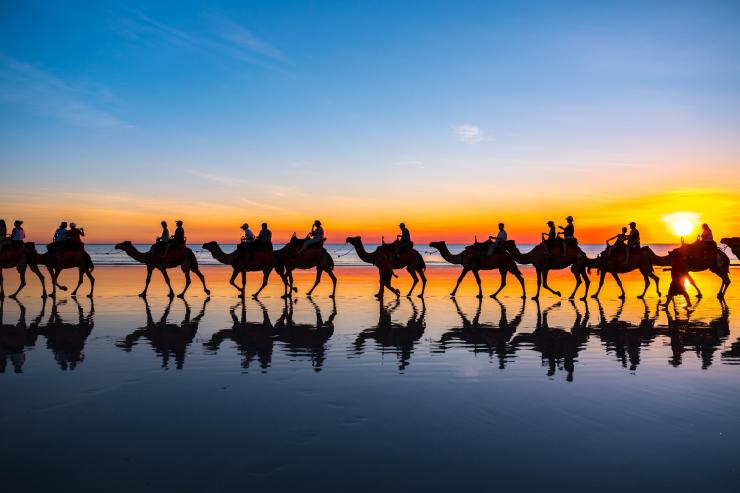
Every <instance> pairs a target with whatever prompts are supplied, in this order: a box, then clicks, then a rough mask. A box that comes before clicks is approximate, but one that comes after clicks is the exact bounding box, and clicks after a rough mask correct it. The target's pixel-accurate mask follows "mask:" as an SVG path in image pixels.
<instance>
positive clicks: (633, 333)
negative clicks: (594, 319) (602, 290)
mask: <svg viewBox="0 0 740 493" xmlns="http://www.w3.org/2000/svg"><path fill="white" fill-rule="evenodd" d="M641 300H642V304H643V307H644V309H643V316H642V319H641V320H640V322H639V323H638V324H633V323H630V322H626V321H624V320H621V316H622V312H623V310H624V298H622V299H621V302H620V304H619V306H618V307H617V309H616V311H615V313H614V315H613V316H612V317H610V318H607V316H606V313H605V310H604V307H603V305H602V304H601V301H600V300H599V299H598V298H597V300H596V303H597V305H598V309H599V322H598V323H597V324H596V326H595V327H594V331H595V333H596V334H598V336H599V339H600V340H601V345H602V347H603V348H604V351H605V352H606V354H612V353H613V354H614V355H615V357H616V359H617V361H618V362H619V363H620V364H621V365H622V367H623V368H627V369H629V371H636V370H637V367H638V366H639V364H640V353H641V351H642V348H643V347H647V346H649V345H650V344H651V343H652V342H653V341H654V340H655V337H656V335H657V333H658V332H657V331H656V328H655V324H656V322H657V320H658V313H659V310H660V302H659V301H657V302H656V305H655V308H654V310H652V311H651V310H650V307H649V306H648V304H647V302H646V301H645V299H644V298H641Z"/></svg>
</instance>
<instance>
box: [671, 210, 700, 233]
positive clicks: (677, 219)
mask: <svg viewBox="0 0 740 493" xmlns="http://www.w3.org/2000/svg"><path fill="white" fill-rule="evenodd" d="M663 221H664V222H665V223H666V225H667V226H668V228H669V229H670V230H671V231H672V232H673V233H674V234H675V235H677V236H688V235H689V234H690V233H691V232H692V231H694V229H696V227H697V226H698V225H699V224H700V223H701V216H700V215H699V214H697V213H696V212H674V213H671V214H666V215H665V216H663Z"/></svg>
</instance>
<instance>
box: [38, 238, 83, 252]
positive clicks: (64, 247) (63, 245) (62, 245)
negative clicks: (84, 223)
mask: <svg viewBox="0 0 740 493" xmlns="http://www.w3.org/2000/svg"><path fill="white" fill-rule="evenodd" d="M84 247H85V245H83V244H82V243H73V242H71V241H61V242H54V243H49V244H48V245H46V251H47V252H49V253H60V254H65V253H67V252H71V251H74V250H82V249H83V248H84Z"/></svg>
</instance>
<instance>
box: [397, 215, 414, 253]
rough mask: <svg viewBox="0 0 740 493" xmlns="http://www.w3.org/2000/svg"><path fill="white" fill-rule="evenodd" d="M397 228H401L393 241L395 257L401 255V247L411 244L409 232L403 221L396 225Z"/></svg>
mask: <svg viewBox="0 0 740 493" xmlns="http://www.w3.org/2000/svg"><path fill="white" fill-rule="evenodd" d="M398 227H399V228H401V234H400V235H396V241H395V245H394V247H395V253H396V258H398V257H400V256H401V249H402V248H406V247H409V246H411V233H410V232H409V230H408V228H407V227H406V224H405V223H401V224H399V225H398Z"/></svg>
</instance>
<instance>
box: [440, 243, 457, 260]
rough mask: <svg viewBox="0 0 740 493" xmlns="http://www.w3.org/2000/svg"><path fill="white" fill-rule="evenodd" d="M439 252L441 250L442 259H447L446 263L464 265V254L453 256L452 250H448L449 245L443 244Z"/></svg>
mask: <svg viewBox="0 0 740 493" xmlns="http://www.w3.org/2000/svg"><path fill="white" fill-rule="evenodd" d="M437 250H439V253H440V255H442V258H443V259H445V261H446V262H449V263H451V264H462V253H458V254H453V253H452V252H450V249H449V248H447V243H441V244H440V245H439V247H438V248H437Z"/></svg>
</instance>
